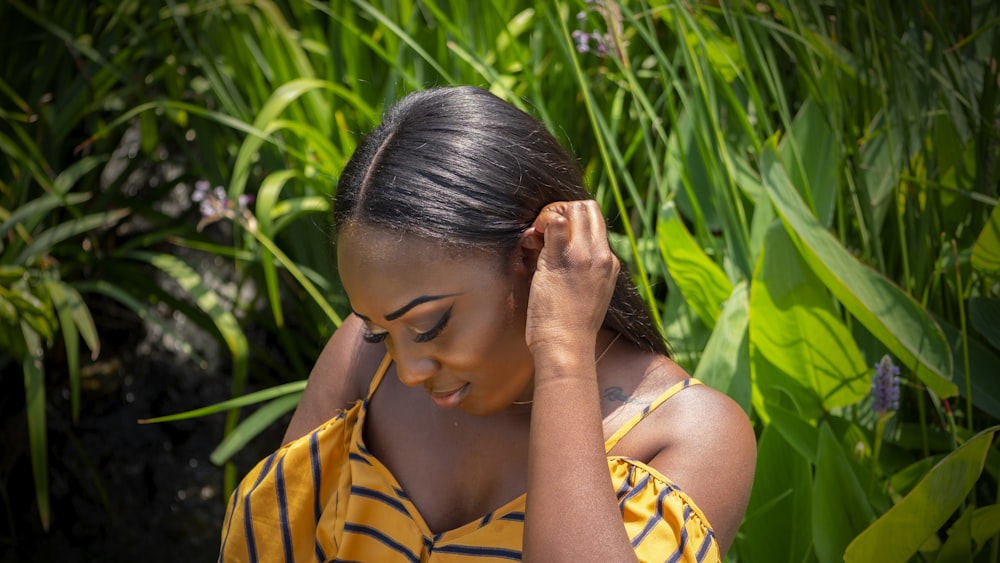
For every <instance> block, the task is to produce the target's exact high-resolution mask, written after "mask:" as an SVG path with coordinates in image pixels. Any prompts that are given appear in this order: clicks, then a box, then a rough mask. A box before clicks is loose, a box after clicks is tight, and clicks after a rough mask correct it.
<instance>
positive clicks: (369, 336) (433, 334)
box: [362, 309, 451, 344]
mask: <svg viewBox="0 0 1000 563" xmlns="http://www.w3.org/2000/svg"><path fill="white" fill-rule="evenodd" d="M449 319H451V309H448V310H447V311H445V314H444V315H443V316H442V317H441V320H439V321H438V322H437V324H436V325H434V327H433V328H431V329H430V330H428V331H427V332H421V333H419V334H417V335H416V336H415V337H413V341H414V342H418V343H422V342H430V341H431V340H434V339H435V338H437V336H438V335H439V334H441V331H442V330H444V327H445V326H447V325H448V320H449ZM387 336H389V333H388V332H379V333H374V332H372V331H370V330H367V329H366V330H365V333H364V335H362V338H364V340H365V342H368V343H369V344H378V343H379V342H383V341H385V339H386V337H387Z"/></svg>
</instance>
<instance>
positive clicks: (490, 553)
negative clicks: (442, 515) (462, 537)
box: [434, 545, 521, 561]
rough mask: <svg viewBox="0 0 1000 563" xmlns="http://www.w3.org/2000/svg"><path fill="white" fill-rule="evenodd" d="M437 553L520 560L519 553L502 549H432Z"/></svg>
mask: <svg viewBox="0 0 1000 563" xmlns="http://www.w3.org/2000/svg"><path fill="white" fill-rule="evenodd" d="M434 551H435V552H437V553H455V554H460V555H470V556H473V557H495V558H497V559H511V560H513V561H520V560H521V552H520V551H518V550H516V549H503V548H500V547H475V546H471V545H443V546H440V547H436V548H434Z"/></svg>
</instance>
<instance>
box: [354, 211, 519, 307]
mask: <svg viewBox="0 0 1000 563" xmlns="http://www.w3.org/2000/svg"><path fill="white" fill-rule="evenodd" d="M499 263H500V257H499V256H498V255H494V254H490V253H487V252H485V251H482V250H474V249H473V250H464V251H458V250H455V249H453V248H449V247H446V246H444V245H442V244H440V243H437V242H435V241H432V240H428V239H425V238H420V237H414V236H409V235H407V234H405V233H400V232H396V231H392V230H389V229H384V228H379V227H371V226H368V225H361V224H354V225H349V226H346V227H344V229H343V230H342V231H341V232H340V234H339V236H338V237H337V267H338V270H339V272H340V280H341V283H342V284H343V286H344V290H345V291H346V292H347V296H348V298H349V299H350V301H351V307H352V308H353V309H354V310H355V311H357V312H358V313H361V314H363V315H365V316H368V317H370V318H373V319H374V318H381V317H383V316H384V315H385V313H387V312H389V311H395V310H397V309H398V308H399V307H401V306H402V305H405V304H406V303H409V302H410V301H412V300H413V299H416V298H418V297H422V296H427V295H450V294H463V293H469V292H473V291H477V290H481V289H484V288H487V287H491V286H494V285H496V284H499V283H503V281H504V280H503V278H504V275H503V269H502V268H500V267H499Z"/></svg>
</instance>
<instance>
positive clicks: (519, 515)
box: [497, 512, 524, 522]
mask: <svg viewBox="0 0 1000 563" xmlns="http://www.w3.org/2000/svg"><path fill="white" fill-rule="evenodd" d="M497 520H513V521H514V522H524V513H523V512H511V513H509V514H504V515H503V516H501V517H500V518H497Z"/></svg>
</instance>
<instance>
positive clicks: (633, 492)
mask: <svg viewBox="0 0 1000 563" xmlns="http://www.w3.org/2000/svg"><path fill="white" fill-rule="evenodd" d="M649 479H650V476H649V475H646V476H645V477H643V478H642V480H640V481H639V482H638V483H636V484H635V486H634V487H632V490H631V491H629V492H628V494H627V495H625V496H624V497H622V498H621V499H620V500H619V501H618V508H619V509H621V511H622V514H625V503H627V502H628V501H629V499H631V498H632V497H634V496H636V495H638V494H639V493H641V492H642V490H643V489H645V488H646V484H648V483H649Z"/></svg>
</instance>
